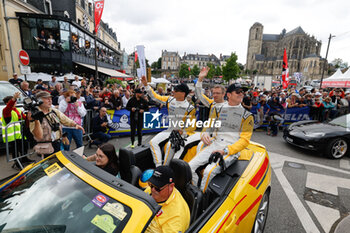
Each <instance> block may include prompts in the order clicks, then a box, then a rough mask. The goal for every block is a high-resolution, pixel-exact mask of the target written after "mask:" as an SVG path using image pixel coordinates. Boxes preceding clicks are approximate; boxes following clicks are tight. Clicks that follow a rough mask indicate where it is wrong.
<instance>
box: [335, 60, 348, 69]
mask: <svg viewBox="0 0 350 233" xmlns="http://www.w3.org/2000/svg"><path fill="white" fill-rule="evenodd" d="M331 64H332V65H334V67H335V68H336V69H338V68H340V69H344V68H347V67H348V63H347V62H343V59H341V58H336V59H334V60H333V61H332V62H331Z"/></svg>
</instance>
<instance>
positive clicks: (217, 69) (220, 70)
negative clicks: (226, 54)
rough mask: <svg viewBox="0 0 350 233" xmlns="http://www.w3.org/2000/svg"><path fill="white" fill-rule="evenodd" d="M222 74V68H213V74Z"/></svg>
mask: <svg viewBox="0 0 350 233" xmlns="http://www.w3.org/2000/svg"><path fill="white" fill-rule="evenodd" d="M221 75H222V69H221V67H220V66H217V67H216V69H215V76H221Z"/></svg>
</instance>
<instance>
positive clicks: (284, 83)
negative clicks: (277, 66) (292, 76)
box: [282, 49, 289, 89]
mask: <svg viewBox="0 0 350 233" xmlns="http://www.w3.org/2000/svg"><path fill="white" fill-rule="evenodd" d="M288 82H289V70H288V58H287V51H286V49H284V53H283V65H282V87H283V89H287V88H288Z"/></svg>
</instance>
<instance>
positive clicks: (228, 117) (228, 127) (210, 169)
mask: <svg viewBox="0 0 350 233" xmlns="http://www.w3.org/2000/svg"><path fill="white" fill-rule="evenodd" d="M217 120H218V121H220V122H221V127H218V128H215V129H214V131H213V140H212V143H211V144H210V145H209V146H207V147H206V148H205V149H203V150H202V151H201V152H200V153H199V154H198V155H197V156H196V157H194V158H193V159H192V160H191V161H190V163H189V165H190V167H191V170H192V180H193V182H194V184H195V185H197V183H198V176H197V174H196V170H197V168H199V167H201V166H205V165H206V164H207V163H208V159H209V157H210V155H211V154H212V152H213V151H216V150H223V149H224V148H227V149H228V154H225V155H224V156H223V158H224V162H225V164H226V167H228V166H230V165H231V164H232V163H233V162H234V161H235V160H237V158H238V157H239V155H240V153H239V152H240V151H241V150H243V149H244V148H246V147H247V146H248V145H249V141H250V138H251V136H252V132H253V127H254V118H253V115H252V114H251V113H250V112H248V111H247V110H246V109H244V108H243V106H242V105H241V104H239V105H237V106H230V105H229V104H228V103H224V104H223V106H222V110H221V112H220V115H219V117H218V119H217ZM220 170H221V168H220V166H219V164H218V162H217V163H211V164H209V165H208V166H207V167H206V168H205V170H204V173H203V178H202V182H201V185H200V187H201V189H202V190H203V192H204V191H205V190H206V188H207V186H208V184H209V181H210V180H211V179H212V178H213V177H214V176H215V175H216V174H219V173H220Z"/></svg>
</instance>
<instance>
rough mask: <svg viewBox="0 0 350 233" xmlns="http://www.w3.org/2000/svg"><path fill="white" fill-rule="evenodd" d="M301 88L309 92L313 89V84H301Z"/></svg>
mask: <svg viewBox="0 0 350 233" xmlns="http://www.w3.org/2000/svg"><path fill="white" fill-rule="evenodd" d="M303 88H304V89H305V90H306V91H308V92H311V90H312V89H314V87H313V86H303Z"/></svg>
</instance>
